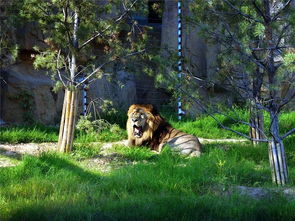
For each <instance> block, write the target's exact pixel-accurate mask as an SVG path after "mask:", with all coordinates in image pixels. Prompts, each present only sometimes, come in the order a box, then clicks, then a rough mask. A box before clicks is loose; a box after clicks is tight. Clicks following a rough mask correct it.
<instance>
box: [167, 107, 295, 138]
mask: <svg viewBox="0 0 295 221" xmlns="http://www.w3.org/2000/svg"><path fill="white" fill-rule="evenodd" d="M226 114H227V115H229V116H230V117H227V116H224V115H219V114H215V115H214V116H215V117H216V118H217V119H218V121H220V122H221V123H222V124H223V125H225V126H227V127H229V128H231V129H234V130H237V131H239V132H242V133H244V134H246V135H248V134H249V127H248V126H247V125H244V124H239V123H236V122H235V121H234V120H233V119H231V118H235V119H241V120H243V121H245V122H248V121H249V116H248V110H243V109H236V108H233V109H231V110H229V111H228V112H227V113H226ZM264 119H265V128H266V129H267V128H269V125H270V119H269V116H268V115H267V114H264ZM170 122H171V124H172V125H173V126H174V127H175V128H178V129H180V130H182V131H184V132H187V133H190V134H194V135H196V136H198V137H202V138H215V139H216V138H242V137H241V136H239V135H238V134H236V133H233V132H231V131H228V130H225V129H223V128H221V126H220V125H219V124H218V123H217V122H216V121H215V120H214V119H213V118H212V117H210V116H200V117H197V118H196V120H195V121H192V120H191V119H185V120H184V121H181V122H179V121H177V120H175V119H173V118H172V119H171V120H170ZM294 127H295V111H293V112H288V113H281V115H280V132H281V133H282V134H283V133H285V132H287V131H289V130H290V129H292V128H294Z"/></svg>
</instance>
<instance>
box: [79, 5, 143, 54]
mask: <svg viewBox="0 0 295 221" xmlns="http://www.w3.org/2000/svg"><path fill="white" fill-rule="evenodd" d="M137 1H138V0H135V1H134V2H132V4H131V5H130V7H129V8H126V6H125V5H123V7H124V9H125V10H124V12H123V13H122V14H121V15H120V16H119V17H118V18H117V19H115V21H114V24H117V23H119V22H120V21H121V20H123V18H125V16H126V15H128V13H129V12H130V11H131V9H132V8H133V6H134V5H135V4H136V2H137ZM114 24H112V25H108V26H107V27H106V28H105V29H103V30H102V31H100V32H96V33H95V34H94V35H93V36H92V37H90V38H89V39H88V40H86V41H85V42H84V43H83V44H81V46H80V47H79V50H81V49H82V48H84V47H85V46H86V45H88V44H89V43H90V42H92V41H93V40H95V39H96V38H98V37H101V36H103V34H104V33H105V32H106V31H107V30H109V29H110V28H111V27H112V26H113V25H114Z"/></svg>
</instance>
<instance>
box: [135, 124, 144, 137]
mask: <svg viewBox="0 0 295 221" xmlns="http://www.w3.org/2000/svg"><path fill="white" fill-rule="evenodd" d="M142 134H143V130H142V127H138V126H136V125H134V126H133V135H134V137H142Z"/></svg>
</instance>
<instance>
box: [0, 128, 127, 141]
mask: <svg viewBox="0 0 295 221" xmlns="http://www.w3.org/2000/svg"><path fill="white" fill-rule="evenodd" d="M58 132H59V128H58V127H53V126H44V125H31V126H29V125H14V126H10V127H0V143H31V142H34V143H42V142H57V140H58ZM126 138H127V134H126V131H125V129H120V130H119V131H118V132H117V133H111V132H110V131H109V130H104V131H102V132H101V133H88V134H87V133H85V132H80V131H78V130H76V134H75V142H76V143H87V142H112V141H118V140H123V139H126Z"/></svg>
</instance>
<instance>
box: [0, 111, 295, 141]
mask: <svg viewBox="0 0 295 221" xmlns="http://www.w3.org/2000/svg"><path fill="white" fill-rule="evenodd" d="M227 114H228V115H229V116H230V117H227V116H223V115H215V117H216V118H217V119H218V120H219V121H220V122H222V123H223V124H224V125H226V126H228V127H230V128H232V129H235V130H237V131H240V132H243V133H245V134H248V133H249V128H248V126H246V125H243V124H238V123H236V122H235V121H233V120H232V119H231V118H240V119H241V120H244V121H246V122H247V121H248V120H247V119H248V112H247V111H246V110H241V109H233V110H231V111H229V112H228V113H227ZM125 115H126V114H123V113H120V116H117V115H115V116H109V117H108V119H107V120H108V121H109V122H110V123H117V124H118V125H119V126H120V128H121V129H119V131H117V132H116V133H111V132H110V131H109V130H104V131H102V132H101V133H88V134H87V133H83V132H81V131H76V135H75V137H76V138H75V142H77V143H87V142H99V141H101V142H111V141H118V140H123V139H126V138H127V134H126V131H125V122H126V120H127V116H125ZM163 115H164V116H165V118H166V119H167V120H168V121H169V122H170V123H171V124H172V126H174V127H175V128H177V129H180V130H182V131H184V132H187V133H190V134H194V135H196V136H197V137H202V138H214V139H218V138H241V137H240V136H239V135H237V134H235V133H233V132H230V131H228V130H225V129H222V128H221V127H220V126H219V125H218V124H217V122H216V121H215V120H214V119H212V118H211V117H210V116H201V117H197V118H196V120H192V119H184V120H183V121H181V122H179V121H177V120H176V119H175V116H171V115H167V114H165V113H164V114H163ZM269 124H270V121H269V117H268V116H267V115H265V127H266V128H268V126H269ZM294 126H295V111H293V112H289V113H282V114H281V116H280V130H281V133H282V134H283V133H285V132H287V131H288V130H290V129H291V128H293V127H294ZM293 137H295V136H293ZM57 139H58V127H48V126H43V125H40V124H37V125H33V126H28V125H27V126H24V125H19V126H17V125H15V126H11V127H7V128H0V143H1V142H2V143H5V142H7V143H29V142H36V143H41V142H56V141H57ZM294 139H295V138H294ZM287 142H288V141H287Z"/></svg>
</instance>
